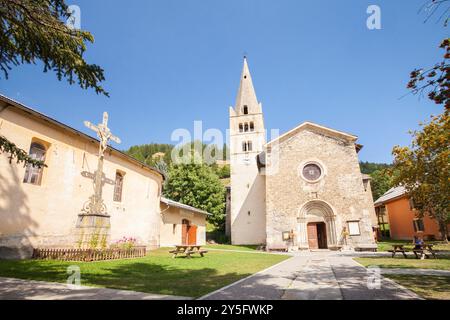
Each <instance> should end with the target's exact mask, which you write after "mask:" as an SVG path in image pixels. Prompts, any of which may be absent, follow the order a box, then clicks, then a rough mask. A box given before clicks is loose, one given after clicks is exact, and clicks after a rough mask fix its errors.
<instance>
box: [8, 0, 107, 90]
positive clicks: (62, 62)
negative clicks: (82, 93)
mask: <svg viewBox="0 0 450 320" xmlns="http://www.w3.org/2000/svg"><path fill="white" fill-rule="evenodd" d="M69 17H70V14H69V12H68V7H67V5H66V4H65V2H64V0H0V72H2V73H3V76H4V77H5V78H6V79H7V78H8V72H9V70H11V69H12V66H18V65H21V64H24V63H28V64H30V63H32V64H35V63H36V61H37V60H40V61H42V62H43V64H44V72H47V71H49V70H50V71H54V72H56V76H57V78H58V80H61V79H62V78H66V79H67V81H68V82H69V84H74V83H75V82H76V80H78V85H79V86H80V87H81V88H82V89H87V88H93V89H94V90H95V92H96V93H97V94H104V95H106V96H109V94H108V92H106V91H105V90H104V89H103V88H102V87H101V86H100V84H99V83H100V82H102V81H103V80H105V77H104V74H103V69H102V68H101V67H100V66H98V65H95V64H88V63H87V62H86V61H85V60H84V58H83V54H84V52H85V51H86V43H89V42H90V43H93V42H94V37H93V36H92V34H91V33H89V32H87V31H83V30H74V29H71V28H69V27H68V26H67V25H66V24H65V23H64V21H65V20H67V19H68V18H69Z"/></svg>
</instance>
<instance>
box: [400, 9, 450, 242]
mask: <svg viewBox="0 0 450 320" xmlns="http://www.w3.org/2000/svg"><path fill="white" fill-rule="evenodd" d="M448 3H449V2H448V0H432V1H431V2H428V3H427V6H428V7H427V8H428V9H430V11H429V14H428V17H427V20H428V19H429V18H430V17H431V16H433V15H434V14H435V13H436V11H437V10H438V9H440V8H441V7H442V6H443V5H445V4H448ZM449 11H450V7H447V8H446V9H445V10H444V13H443V14H442V15H441V17H444V16H445V15H447V16H445V22H444V25H445V26H447V22H448V21H449V18H448V12H449ZM441 17H440V18H439V19H441ZM440 48H441V49H444V50H445V53H444V60H443V61H442V62H440V63H437V64H435V65H434V66H433V67H432V68H429V69H427V70H425V71H424V70H423V69H416V70H414V71H413V72H411V74H410V81H409V82H408V85H407V88H409V89H410V90H411V92H412V93H413V94H420V95H423V93H425V92H427V95H428V98H429V99H430V100H432V101H434V102H435V103H436V104H443V105H444V111H443V113H442V114H441V115H438V116H432V117H431V121H430V122H429V123H428V124H421V127H422V130H420V131H413V132H412V135H413V141H412V145H411V148H409V147H400V146H395V147H394V148H393V150H392V154H393V155H394V158H395V159H394V165H393V168H392V170H394V171H395V175H394V176H393V183H394V185H403V186H404V187H405V189H406V192H407V194H408V196H409V197H410V198H411V199H412V201H413V203H414V207H415V209H416V210H417V211H418V215H419V216H424V215H428V216H430V217H432V218H434V219H436V220H437V222H438V224H439V230H440V232H441V235H442V237H443V240H445V241H448V239H447V233H448V230H447V224H448V223H449V222H450V201H449V199H450V161H449V160H450V121H449V112H450V111H449V110H450V65H449V63H448V59H449V58H450V39H448V38H447V39H444V40H443V41H442V43H441V45H440Z"/></svg>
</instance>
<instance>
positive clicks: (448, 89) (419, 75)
mask: <svg viewBox="0 0 450 320" xmlns="http://www.w3.org/2000/svg"><path fill="white" fill-rule="evenodd" d="M439 47H440V48H441V49H444V50H445V54H444V60H443V61H442V62H441V63H437V64H435V65H434V66H433V67H432V68H429V69H427V70H423V69H415V70H414V71H412V72H411V74H410V81H409V82H408V85H407V88H408V89H411V91H412V93H413V94H420V95H423V94H424V93H427V95H428V98H430V99H431V100H433V101H434V102H435V103H436V104H444V106H445V108H446V109H447V110H448V109H450V64H449V59H450V39H445V40H444V41H442V43H441V45H440V46H439Z"/></svg>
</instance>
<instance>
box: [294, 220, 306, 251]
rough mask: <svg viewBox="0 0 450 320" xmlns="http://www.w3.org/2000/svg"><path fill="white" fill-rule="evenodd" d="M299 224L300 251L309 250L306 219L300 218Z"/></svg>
mask: <svg viewBox="0 0 450 320" xmlns="http://www.w3.org/2000/svg"><path fill="white" fill-rule="evenodd" d="M297 222H298V228H297V229H298V236H297V246H298V248H299V250H304V249H309V244H308V230H307V227H306V219H304V218H298V219H297Z"/></svg>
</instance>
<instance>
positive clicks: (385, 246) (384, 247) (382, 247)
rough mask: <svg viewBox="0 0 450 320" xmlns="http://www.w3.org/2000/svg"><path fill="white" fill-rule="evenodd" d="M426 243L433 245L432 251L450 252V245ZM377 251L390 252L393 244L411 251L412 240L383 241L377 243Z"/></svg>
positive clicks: (437, 242)
mask: <svg viewBox="0 0 450 320" xmlns="http://www.w3.org/2000/svg"><path fill="white" fill-rule="evenodd" d="M427 243H430V244H434V246H433V249H435V250H442V251H450V244H448V243H444V242H442V241H428V242H427ZM377 244H378V251H380V252H381V251H388V250H392V245H393V244H404V245H405V248H406V249H409V250H411V249H412V248H413V247H414V245H413V243H412V240H383V241H380V242H378V243H377Z"/></svg>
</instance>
